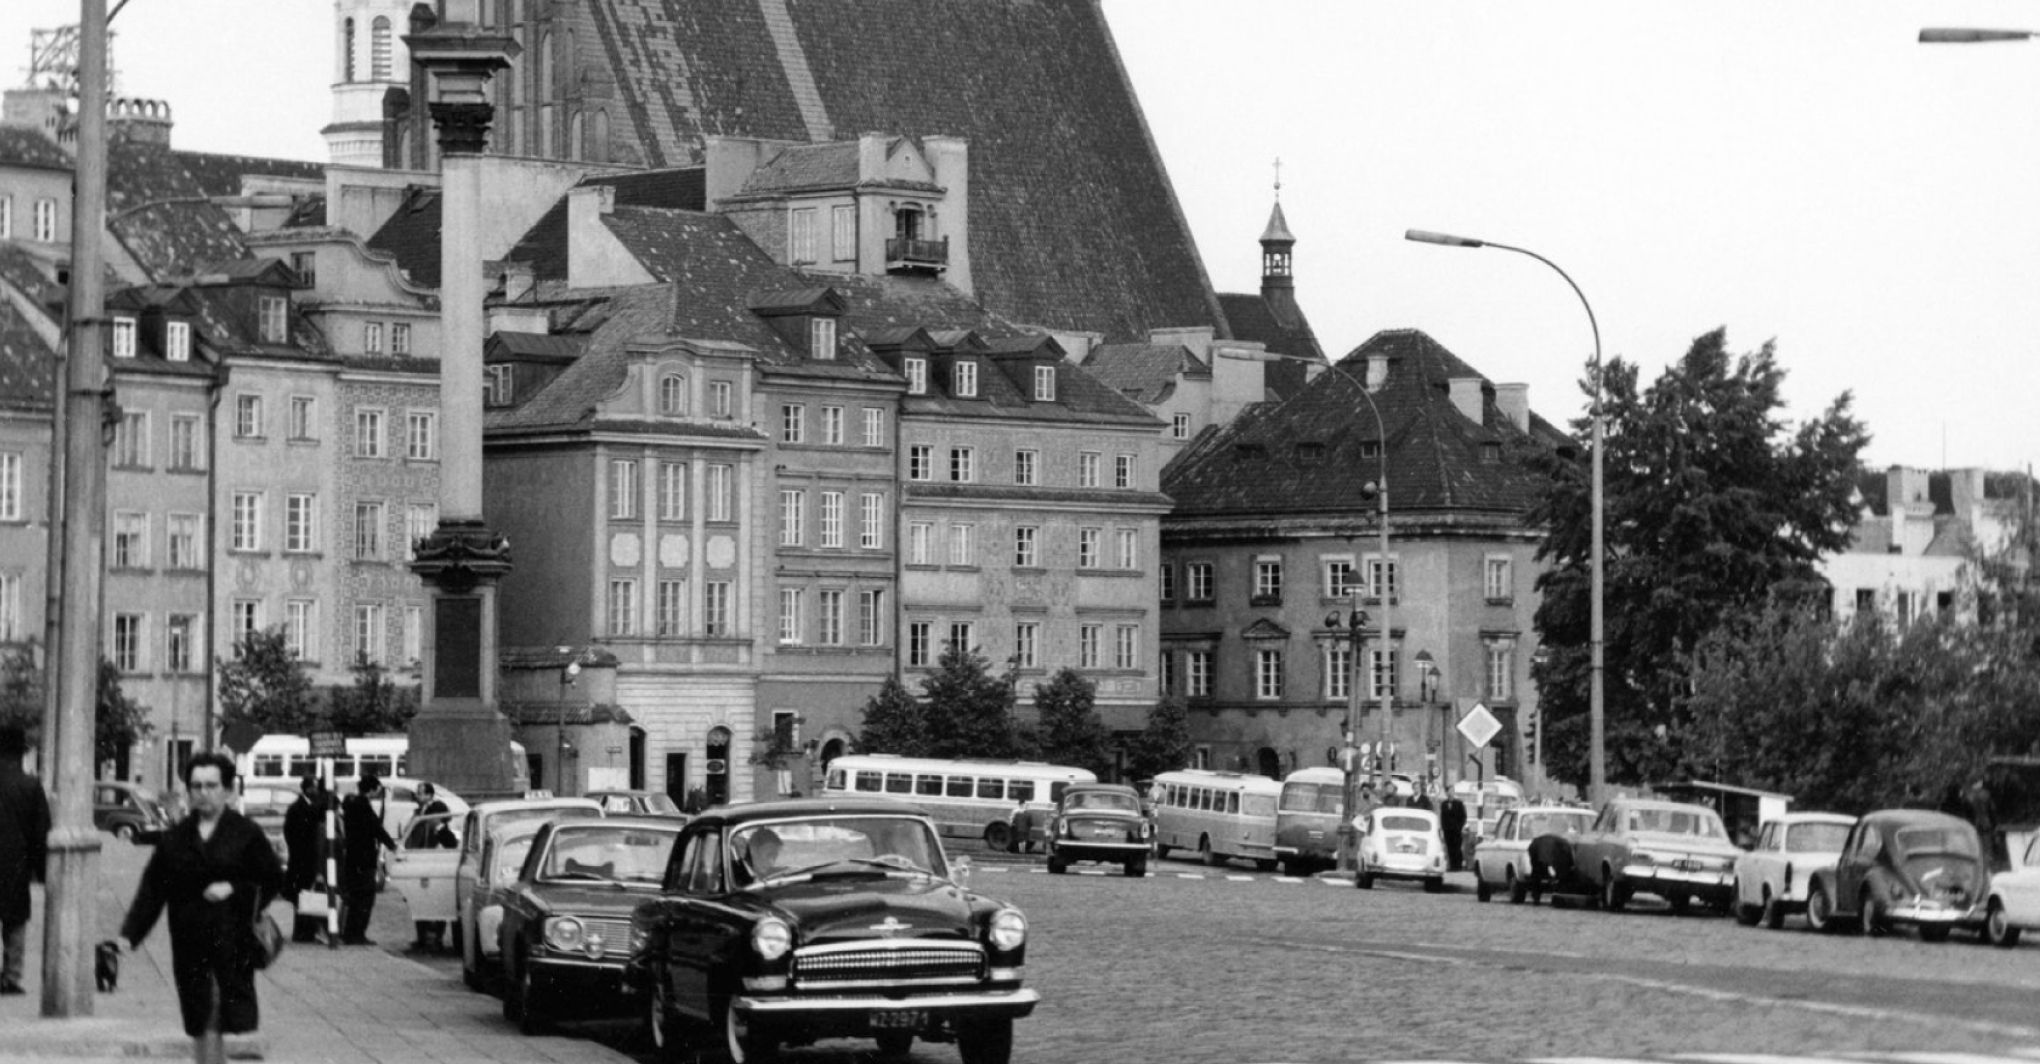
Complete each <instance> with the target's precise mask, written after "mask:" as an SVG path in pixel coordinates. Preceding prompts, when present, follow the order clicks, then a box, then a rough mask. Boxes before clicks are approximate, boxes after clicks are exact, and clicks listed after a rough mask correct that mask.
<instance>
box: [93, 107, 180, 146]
mask: <svg viewBox="0 0 2040 1064" xmlns="http://www.w3.org/2000/svg"><path fill="white" fill-rule="evenodd" d="M106 125H107V132H108V134H109V135H112V136H117V137H125V138H126V139H127V140H128V141H129V142H130V143H134V144H160V145H162V146H163V147H165V148H167V147H169V146H170V104H169V102H168V101H166V100H144V99H139V98H136V97H132V96H116V97H114V98H113V99H111V100H108V101H106Z"/></svg>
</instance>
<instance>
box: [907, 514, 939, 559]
mask: <svg viewBox="0 0 2040 1064" xmlns="http://www.w3.org/2000/svg"><path fill="white" fill-rule="evenodd" d="M934 534H935V526H934V525H932V524H929V523H928V522H926V521H916V522H914V523H912V524H909V525H908V526H907V564H908V565H933V564H934V563H933V562H931V561H929V560H928V558H929V554H928V545H929V542H930V541H931V540H933V539H934Z"/></svg>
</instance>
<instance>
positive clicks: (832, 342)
mask: <svg viewBox="0 0 2040 1064" xmlns="http://www.w3.org/2000/svg"><path fill="white" fill-rule="evenodd" d="M808 357H810V358H812V359H814V360H815V361H817V362H834V361H835V360H836V319H834V318H825V317H821V316H819V315H817V316H815V317H812V318H809V319H808Z"/></svg>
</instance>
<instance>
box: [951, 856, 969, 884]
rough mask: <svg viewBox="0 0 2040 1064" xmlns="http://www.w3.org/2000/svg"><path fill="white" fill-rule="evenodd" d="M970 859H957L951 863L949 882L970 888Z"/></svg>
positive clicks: (953, 859) (952, 859)
mask: <svg viewBox="0 0 2040 1064" xmlns="http://www.w3.org/2000/svg"><path fill="white" fill-rule="evenodd" d="M970 872H971V865H970V858H968V857H955V858H951V859H950V861H949V881H950V882H952V883H955V884H956V885H957V886H959V887H968V886H970Z"/></svg>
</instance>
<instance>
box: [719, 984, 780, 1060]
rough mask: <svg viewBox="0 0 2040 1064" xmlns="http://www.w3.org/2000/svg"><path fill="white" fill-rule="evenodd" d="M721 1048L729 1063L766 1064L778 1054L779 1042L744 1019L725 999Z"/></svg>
mask: <svg viewBox="0 0 2040 1064" xmlns="http://www.w3.org/2000/svg"><path fill="white" fill-rule="evenodd" d="M722 1029H723V1049H724V1050H725V1051H727V1052H728V1053H729V1055H730V1064H766V1062H767V1061H771V1060H774V1059H776V1058H777V1057H778V1056H779V1043H778V1042H776V1041H774V1040H773V1039H772V1037H771V1036H770V1035H768V1034H766V1033H765V1032H763V1031H760V1030H758V1029H757V1028H756V1027H754V1026H752V1025H751V1024H749V1023H746V1022H745V1021H744V1018H743V1016H741V1015H740V1014H738V1012H737V1010H736V1009H733V1008H731V1007H730V1003H729V1001H728V1000H727V999H725V1000H724V1001H723V1003H722Z"/></svg>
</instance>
